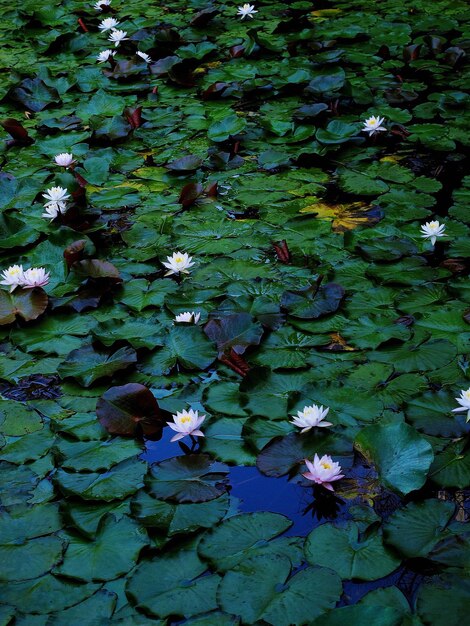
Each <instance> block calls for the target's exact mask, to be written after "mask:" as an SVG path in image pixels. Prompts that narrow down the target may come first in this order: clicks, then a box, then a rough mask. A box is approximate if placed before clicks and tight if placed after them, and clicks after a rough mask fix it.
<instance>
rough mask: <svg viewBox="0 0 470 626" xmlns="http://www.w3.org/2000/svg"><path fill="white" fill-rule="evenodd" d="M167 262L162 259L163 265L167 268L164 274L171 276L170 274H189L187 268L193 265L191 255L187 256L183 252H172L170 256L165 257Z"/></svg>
mask: <svg viewBox="0 0 470 626" xmlns="http://www.w3.org/2000/svg"><path fill="white" fill-rule="evenodd" d="M166 258H167V259H168V263H167V262H166V261H163V265H164V266H165V267H166V268H167V269H168V270H169V271H168V272H166V274H165V276H171V274H179V273H180V272H181V273H182V274H189V272H188V269H189V268H190V267H191V266H192V265H194V263H193V261H192V257H190V256H188V254H187V253H186V252H185V253H184V254H183V253H182V252H173V254H172V255H171V256H167V257H166Z"/></svg>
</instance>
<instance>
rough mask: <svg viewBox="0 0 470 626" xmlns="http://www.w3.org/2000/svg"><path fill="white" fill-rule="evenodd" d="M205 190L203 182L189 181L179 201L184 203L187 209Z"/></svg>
mask: <svg viewBox="0 0 470 626" xmlns="http://www.w3.org/2000/svg"><path fill="white" fill-rule="evenodd" d="M203 191H204V189H203V187H202V185H201V183H188V184H187V185H185V186H184V187H183V189H182V190H181V193H180V197H179V198H178V202H179V203H180V204H182V205H183V207H184V208H185V209H187V208H188V207H190V206H191V205H192V204H194V203H195V202H196V200H197V199H198V198H199V197H200V196H201V195H202V193H203Z"/></svg>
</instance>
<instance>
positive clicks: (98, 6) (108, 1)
mask: <svg viewBox="0 0 470 626" xmlns="http://www.w3.org/2000/svg"><path fill="white" fill-rule="evenodd" d="M110 4H111V0H98V2H97V3H96V4H95V5H94V8H95V9H96V10H97V11H102V10H103V9H102V6H103V5H104V6H107V7H109V5H110Z"/></svg>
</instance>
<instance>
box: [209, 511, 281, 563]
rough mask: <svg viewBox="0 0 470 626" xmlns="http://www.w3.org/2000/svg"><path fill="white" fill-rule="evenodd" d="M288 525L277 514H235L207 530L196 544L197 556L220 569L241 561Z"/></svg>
mask: <svg viewBox="0 0 470 626" xmlns="http://www.w3.org/2000/svg"><path fill="white" fill-rule="evenodd" d="M290 526H291V521H290V520H289V519H288V518H287V517H284V516H283V515H279V514H278V513H269V512H266V511H260V512H257V513H245V514H243V515H235V516H233V517H229V518H228V519H227V520H225V521H223V522H222V523H221V524H220V525H219V526H216V527H215V528H214V529H213V530H211V531H210V532H209V533H207V534H206V535H205V536H204V537H203V538H202V541H201V543H200V544H199V548H198V551H199V555H200V556H201V557H202V558H204V559H205V560H207V561H209V563H211V565H212V566H213V567H215V568H217V570H219V571H226V570H229V569H231V568H232V567H234V566H235V565H237V564H238V563H240V562H241V561H242V560H243V559H245V558H247V556H251V554H250V551H252V550H253V549H256V548H259V547H261V546H265V545H266V544H267V542H268V541H269V540H270V539H273V538H274V537H277V536H278V535H280V534H282V533H283V532H285V531H286V530H287V529H288V528H289V527H290Z"/></svg>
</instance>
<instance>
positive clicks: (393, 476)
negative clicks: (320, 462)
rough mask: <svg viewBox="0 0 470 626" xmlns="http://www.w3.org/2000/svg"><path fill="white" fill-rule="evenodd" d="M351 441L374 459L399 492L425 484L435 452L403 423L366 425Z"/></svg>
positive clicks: (362, 452) (384, 481) (386, 481)
mask: <svg viewBox="0 0 470 626" xmlns="http://www.w3.org/2000/svg"><path fill="white" fill-rule="evenodd" d="M354 445H355V446H356V448H357V449H358V450H359V452H361V454H363V455H364V456H365V457H366V458H367V459H368V460H369V461H371V462H373V463H374V465H375V466H376V468H377V471H378V473H379V475H380V478H381V480H382V481H383V483H384V484H385V485H386V486H387V487H389V488H390V489H393V490H394V491H397V492H398V493H400V494H402V495H406V494H407V493H410V491H413V490H415V489H420V488H421V487H422V486H423V485H424V482H425V480H426V476H427V473H428V470H429V468H430V466H431V463H432V460H433V456H434V455H433V451H432V447H431V445H430V444H429V443H428V442H427V441H426V440H425V439H423V437H421V436H420V435H418V433H417V432H416V431H415V429H414V428H412V427H411V426H409V425H408V424H405V423H397V424H386V425H378V426H368V427H367V428H364V429H363V430H361V431H360V432H359V434H358V435H357V437H356V439H355V442H354Z"/></svg>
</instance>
